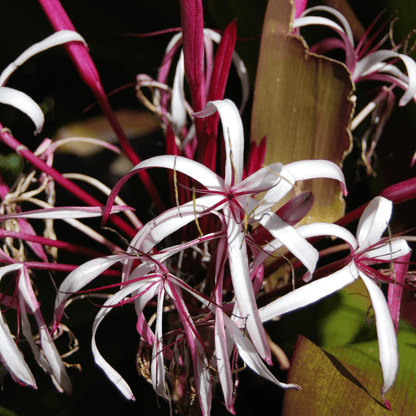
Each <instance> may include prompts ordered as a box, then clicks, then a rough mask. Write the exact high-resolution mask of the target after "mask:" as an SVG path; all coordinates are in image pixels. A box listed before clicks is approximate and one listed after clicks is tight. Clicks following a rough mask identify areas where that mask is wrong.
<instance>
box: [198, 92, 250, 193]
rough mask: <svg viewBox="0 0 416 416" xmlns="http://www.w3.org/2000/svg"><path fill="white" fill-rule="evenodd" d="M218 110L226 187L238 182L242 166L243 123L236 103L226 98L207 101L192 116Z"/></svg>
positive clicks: (206, 114)
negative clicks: (224, 154)
mask: <svg viewBox="0 0 416 416" xmlns="http://www.w3.org/2000/svg"><path fill="white" fill-rule="evenodd" d="M216 110H218V113H219V114H220V118H221V123H222V130H223V134H224V142H225V152H226V159H225V179H224V183H225V185H226V186H227V187H229V186H231V184H232V183H237V182H240V181H241V179H242V176H243V167H244V132H243V123H242V121H241V117H240V113H239V112H238V109H237V107H236V105H235V104H234V103H233V102H232V101H231V100H228V99H225V100H216V101H209V102H208V103H207V105H206V106H205V109H204V110H202V111H200V112H199V113H194V117H206V116H208V115H210V114H214V113H215V111H216Z"/></svg>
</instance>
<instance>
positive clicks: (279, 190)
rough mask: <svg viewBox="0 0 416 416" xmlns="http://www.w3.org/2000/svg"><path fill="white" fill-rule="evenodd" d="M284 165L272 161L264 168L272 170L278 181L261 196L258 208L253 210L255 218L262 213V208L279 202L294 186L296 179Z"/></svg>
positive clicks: (265, 208)
mask: <svg viewBox="0 0 416 416" xmlns="http://www.w3.org/2000/svg"><path fill="white" fill-rule="evenodd" d="M289 165H290V164H289ZM286 166H288V165H282V164H281V163H273V164H271V165H269V166H267V169H266V170H268V171H269V172H270V171H272V172H274V174H275V175H276V176H277V178H278V179H279V181H278V182H277V184H276V185H275V186H273V187H271V188H270V189H269V190H268V191H267V192H266V194H265V195H264V196H263V199H262V200H261V205H259V209H256V211H255V219H257V217H258V216H259V215H262V212H263V211H264V210H267V209H268V208H270V207H272V206H273V205H274V204H276V203H277V202H279V201H280V200H281V199H282V198H283V197H284V196H285V195H286V194H287V193H288V192H290V191H291V190H292V189H293V187H294V186H295V182H296V181H297V179H296V177H295V176H294V175H293V174H292V172H291V171H290V170H289V169H287V168H286ZM270 173H271V172H270Z"/></svg>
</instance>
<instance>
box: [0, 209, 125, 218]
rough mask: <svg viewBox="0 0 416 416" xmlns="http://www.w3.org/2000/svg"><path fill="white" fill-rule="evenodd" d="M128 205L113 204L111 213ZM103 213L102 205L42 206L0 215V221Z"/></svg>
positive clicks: (98, 215) (77, 216) (82, 216)
mask: <svg viewBox="0 0 416 416" xmlns="http://www.w3.org/2000/svg"><path fill="white" fill-rule="evenodd" d="M127 209H130V208H129V207H125V206H122V207H120V206H114V207H113V208H112V209H111V213H112V214H115V213H117V212H122V211H125V210H127ZM103 213H104V207H57V208H42V209H34V210H32V211H26V212H19V213H15V214H10V215H0V221H6V220H9V219H12V218H34V219H46V218H51V219H67V218H93V217H101V216H102V215H103Z"/></svg>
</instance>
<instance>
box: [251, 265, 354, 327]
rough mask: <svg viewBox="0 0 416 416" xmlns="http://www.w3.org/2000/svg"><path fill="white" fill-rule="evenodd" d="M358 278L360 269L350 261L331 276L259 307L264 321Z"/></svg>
mask: <svg viewBox="0 0 416 416" xmlns="http://www.w3.org/2000/svg"><path fill="white" fill-rule="evenodd" d="M357 278H358V271H357V269H356V268H355V266H354V264H352V263H350V264H348V265H347V266H345V267H344V268H343V269H341V270H338V271H337V272H335V273H334V274H331V275H330V276H327V277H324V278H322V279H319V280H316V281H314V282H311V283H308V284H306V285H305V286H302V287H300V288H299V289H296V290H294V291H293V292H290V293H288V294H287V295H284V296H282V297H281V298H278V299H276V300H275V301H273V302H271V303H269V304H268V305H266V306H263V307H262V308H260V309H259V312H260V317H261V320H262V321H263V322H266V321H270V319H273V318H276V317H278V316H281V315H284V314H286V313H288V312H292V311H295V310H297V309H301V308H304V307H305V306H309V305H311V304H312V303H315V302H318V301H319V300H321V299H323V298H325V297H327V296H329V295H332V294H333V293H335V292H337V291H338V290H340V289H342V288H344V287H345V286H348V285H349V284H351V283H352V282H354V280H356V279H357Z"/></svg>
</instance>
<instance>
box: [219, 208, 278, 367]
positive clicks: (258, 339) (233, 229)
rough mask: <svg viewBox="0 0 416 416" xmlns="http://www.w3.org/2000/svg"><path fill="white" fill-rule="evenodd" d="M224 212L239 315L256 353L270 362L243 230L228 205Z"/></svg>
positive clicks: (231, 272)
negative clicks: (251, 277)
mask: <svg viewBox="0 0 416 416" xmlns="http://www.w3.org/2000/svg"><path fill="white" fill-rule="evenodd" d="M224 214H225V217H226V222H227V243H228V247H227V251H228V263H229V266H230V274H231V279H232V282H233V288H234V294H235V299H236V301H237V304H238V308H239V310H240V315H241V317H242V318H243V320H244V323H245V325H246V328H247V332H248V333H249V335H250V338H251V340H252V342H253V344H254V346H255V347H256V349H257V351H258V353H259V354H260V356H261V357H262V358H263V359H265V360H266V361H268V362H271V353H270V348H269V346H268V343H267V339H266V335H265V332H264V329H263V325H262V324H261V320H260V316H259V312H258V309H257V304H256V299H255V297H254V293H253V286H252V283H251V279H250V272H249V268H248V259H247V248H246V243H245V235H244V231H243V229H242V226H241V224H238V223H237V222H236V221H235V220H234V219H233V217H232V213H231V212H230V209H229V208H228V207H227V208H225V209H224Z"/></svg>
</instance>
